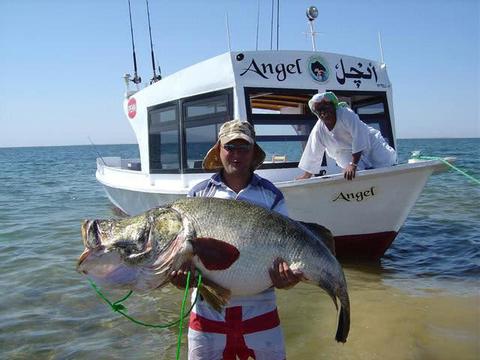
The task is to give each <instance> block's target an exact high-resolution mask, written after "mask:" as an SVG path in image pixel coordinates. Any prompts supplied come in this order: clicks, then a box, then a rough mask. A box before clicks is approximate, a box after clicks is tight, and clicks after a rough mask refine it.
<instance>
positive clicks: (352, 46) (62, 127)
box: [0, 0, 480, 147]
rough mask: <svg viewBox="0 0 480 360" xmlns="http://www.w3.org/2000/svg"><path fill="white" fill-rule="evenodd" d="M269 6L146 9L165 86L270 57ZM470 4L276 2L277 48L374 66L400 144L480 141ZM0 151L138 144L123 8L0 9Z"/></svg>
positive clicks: (175, 4) (143, 21)
mask: <svg viewBox="0 0 480 360" xmlns="http://www.w3.org/2000/svg"><path fill="white" fill-rule="evenodd" d="M271 3H272V2H271V0H259V2H258V0H224V1H220V0H209V1H207V0H195V1H193V0H192V1H185V0H178V1H165V0H149V5H150V16H151V27H152V36H153V43H154V49H155V55H156V58H157V62H158V63H159V65H160V66H161V68H162V75H163V76H167V75H168V74H171V73H173V72H175V71H178V70H180V69H182V68H184V67H186V66H189V65H192V64H194V63H197V62H199V61H202V60H205V59H208V58H210V57H213V56H216V55H219V54H222V53H224V52H226V51H228V40H227V31H226V25H225V23H226V21H225V18H226V14H228V19H229V27H230V37H231V47H232V50H233V51H245V50H254V49H255V39H256V26H257V7H258V6H260V15H259V17H260V25H259V49H261V50H268V49H270V21H271ZM479 4H480V1H478V0H422V1H418V0H389V1H385V0H363V1H358V0H338V1H325V0H311V1H302V0H295V1H294V0H280V30H279V49H281V50H311V40H310V38H309V37H307V36H306V35H305V32H306V31H307V27H308V23H307V20H306V17H305V10H306V8H307V7H308V6H310V5H315V6H316V7H317V8H318V10H319V17H318V19H317V21H316V23H315V29H316V31H318V32H320V34H319V35H318V36H317V49H318V50H319V51H325V52H334V53H340V54H346V55H352V56H358V57H361V58H368V59H372V60H380V50H379V45H378V33H379V32H380V34H381V38H382V46H383V52H384V60H385V63H386V64H387V69H388V72H389V77H390V81H391V83H392V85H393V102H394V104H393V105H394V114H395V121H396V130H397V137H398V138H442V137H443V138H457V137H480V118H479V117H480V116H479V114H480V105H479V103H480V91H479V88H480V64H479V61H480V43H479V42H480V40H479V37H480V25H479V18H480V5H479ZM131 5H132V20H133V25H134V35H135V47H136V55H137V61H138V69H139V74H140V75H141V76H142V77H143V78H144V79H149V78H151V76H152V70H151V62H150V41H149V37H148V23H147V16H146V5H145V0H131ZM0 69H1V75H0V147H16V146H49V145H54V146H57V145H80V144H89V143H90V142H89V141H90V140H89V138H90V139H91V140H92V141H93V142H94V143H95V144H127V143H136V139H135V136H134V134H133V130H132V129H131V128H130V125H129V124H128V121H127V119H126V117H125V115H124V113H123V109H122V102H123V98H124V92H125V84H124V81H123V78H122V77H123V75H124V74H125V73H133V61H132V48H131V38H130V26H129V17H128V1H127V0H115V1H114V0H77V1H74V0H56V1H55V0H0Z"/></svg>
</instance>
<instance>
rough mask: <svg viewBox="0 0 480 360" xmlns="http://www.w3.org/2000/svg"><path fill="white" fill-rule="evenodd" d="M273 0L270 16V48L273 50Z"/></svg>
mask: <svg viewBox="0 0 480 360" xmlns="http://www.w3.org/2000/svg"><path fill="white" fill-rule="evenodd" d="M274 1H275V0H272V17H271V22H270V50H273V7H274Z"/></svg>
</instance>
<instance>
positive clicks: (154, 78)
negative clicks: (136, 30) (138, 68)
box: [129, 0, 162, 84]
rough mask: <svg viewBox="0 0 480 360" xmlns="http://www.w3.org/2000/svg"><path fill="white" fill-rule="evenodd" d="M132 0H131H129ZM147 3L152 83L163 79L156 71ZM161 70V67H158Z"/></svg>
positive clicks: (148, 12) (146, 0)
mask: <svg viewBox="0 0 480 360" xmlns="http://www.w3.org/2000/svg"><path fill="white" fill-rule="evenodd" d="M129 1H130V0H129ZM145 2H146V3H147V18H148V33H149V35H150V55H151V57H152V69H153V78H151V79H150V84H153V83H155V82H157V81H159V80H161V79H162V76H161V75H160V74H158V76H157V73H156V72H155V54H154V52H153V42H152V27H151V26H150V7H149V6H148V0H145ZM158 71H159V72H160V67H158Z"/></svg>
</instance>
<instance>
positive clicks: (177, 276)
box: [170, 261, 197, 289]
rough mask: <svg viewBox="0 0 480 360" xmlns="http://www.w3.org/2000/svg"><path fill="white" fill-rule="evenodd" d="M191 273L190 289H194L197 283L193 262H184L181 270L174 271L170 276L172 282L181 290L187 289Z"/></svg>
mask: <svg viewBox="0 0 480 360" xmlns="http://www.w3.org/2000/svg"><path fill="white" fill-rule="evenodd" d="M189 271H190V287H194V286H195V284H196V283H197V282H196V277H195V266H194V265H193V263H192V262H191V261H187V262H184V263H183V264H182V266H180V269H178V270H177V271H172V272H171V274H170V277H171V278H170V282H171V283H172V284H173V285H175V286H176V287H177V288H179V289H185V287H186V286H187V275H188V272H189Z"/></svg>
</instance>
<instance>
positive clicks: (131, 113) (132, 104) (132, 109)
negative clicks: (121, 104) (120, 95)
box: [127, 97, 137, 119]
mask: <svg viewBox="0 0 480 360" xmlns="http://www.w3.org/2000/svg"><path fill="white" fill-rule="evenodd" d="M127 110H128V117H129V118H130V119H133V118H134V117H135V115H137V100H135V98H133V97H132V98H130V99H129V100H128V104H127Z"/></svg>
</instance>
